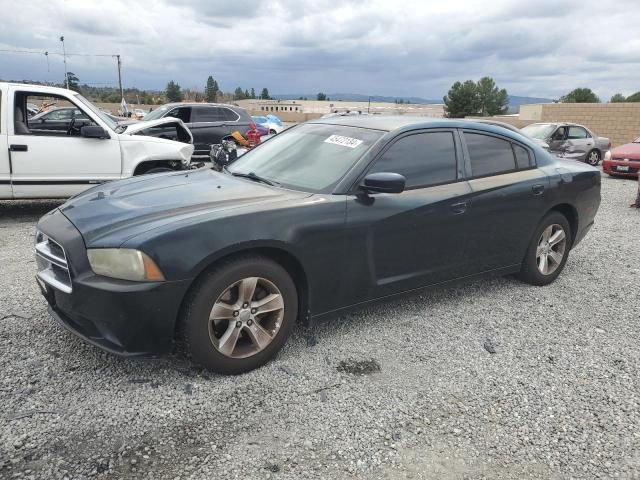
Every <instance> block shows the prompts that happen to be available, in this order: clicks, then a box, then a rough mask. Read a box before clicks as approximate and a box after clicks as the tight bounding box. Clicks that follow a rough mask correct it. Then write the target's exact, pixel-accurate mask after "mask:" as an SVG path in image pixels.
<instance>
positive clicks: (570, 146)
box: [521, 123, 611, 166]
mask: <svg viewBox="0 0 640 480" xmlns="http://www.w3.org/2000/svg"><path fill="white" fill-rule="evenodd" d="M521 130H522V133H524V134H525V135H527V136H529V137H531V138H533V139H535V140H537V141H538V142H541V144H542V146H543V147H544V146H545V145H544V144H546V145H548V150H549V151H550V152H552V153H554V154H556V155H558V156H560V157H563V158H568V159H572V160H579V161H581V162H586V163H588V164H589V165H594V166H595V165H598V163H600V160H601V159H602V158H603V156H604V154H605V152H606V151H607V150H609V148H610V147H611V142H610V141H609V139H608V138H605V137H598V136H597V135H595V134H594V133H593V132H592V131H591V130H589V129H588V128H587V127H585V126H583V125H578V124H576V123H532V124H531V125H527V126H526V127H524V128H522V129H521Z"/></svg>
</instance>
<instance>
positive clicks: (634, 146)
mask: <svg viewBox="0 0 640 480" xmlns="http://www.w3.org/2000/svg"><path fill="white" fill-rule="evenodd" d="M602 171H603V172H604V173H608V174H609V175H624V176H626V177H637V176H638V171H640V138H636V139H635V140H634V141H633V143H627V144H625V145H620V146H619V147H616V148H612V149H611V150H610V151H609V152H607V153H606V155H605V156H604V160H603V161H602Z"/></svg>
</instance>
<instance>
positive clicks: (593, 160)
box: [587, 150, 600, 166]
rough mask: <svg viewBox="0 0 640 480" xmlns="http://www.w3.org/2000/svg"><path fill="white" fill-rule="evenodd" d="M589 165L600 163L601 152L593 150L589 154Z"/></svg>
mask: <svg viewBox="0 0 640 480" xmlns="http://www.w3.org/2000/svg"><path fill="white" fill-rule="evenodd" d="M587 160H588V163H589V165H594V166H595V165H598V162H599V161H600V154H599V153H598V152H597V151H595V150H593V151H592V152H591V153H590V154H589V158H588V159H587Z"/></svg>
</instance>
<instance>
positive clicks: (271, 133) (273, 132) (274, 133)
mask: <svg viewBox="0 0 640 480" xmlns="http://www.w3.org/2000/svg"><path fill="white" fill-rule="evenodd" d="M277 134H278V132H276V131H275V130H269V135H277Z"/></svg>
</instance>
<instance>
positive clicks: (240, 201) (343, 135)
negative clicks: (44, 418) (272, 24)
mask: <svg viewBox="0 0 640 480" xmlns="http://www.w3.org/2000/svg"><path fill="white" fill-rule="evenodd" d="M599 204H600V173H599V171H598V170H596V169H595V168H593V167H591V166H588V165H585V164H583V163H578V162H575V161H570V160H559V159H557V158H554V157H551V156H550V155H549V154H548V153H547V152H545V151H544V150H542V149H541V148H540V147H539V146H537V145H536V144H535V143H534V142H533V141H531V140H529V139H528V138H526V137H524V136H523V135H521V134H519V133H517V132H513V131H511V130H508V129H505V128H502V127H500V126H495V125H489V124H482V123H474V122H469V121H452V120H439V119H432V120H429V119H417V118H406V117H373V116H370V117H336V118H330V119H326V120H318V121H315V122H311V123H305V124H302V125H299V126H297V127H294V128H292V129H289V130H287V131H286V132H284V133H282V134H281V135H278V136H276V137H274V138H272V139H270V140H268V141H267V142H265V143H263V144H262V145H260V146H258V147H257V148H255V149H254V150H252V151H250V152H249V153H247V154H245V155H244V156H242V157H240V158H239V159H238V160H237V161H235V162H234V163H232V164H231V165H229V166H227V167H226V168H225V169H224V170H223V171H222V172H216V171H213V170H207V169H201V170H194V171H190V172H175V173H168V174H158V175H148V176H143V177H134V178H131V179H127V180H122V181H118V182H114V183H109V184H105V185H100V186H96V187H94V188H92V189H90V190H87V191H85V192H83V193H82V194H80V195H78V196H76V197H74V198H72V199H71V200H69V201H68V202H67V203H65V204H64V205H62V206H61V207H60V208H58V209H56V210H53V211H52V212H50V213H48V214H47V215H45V216H44V217H43V218H42V219H41V220H40V222H39V223H38V226H37V233H36V236H37V238H36V253H37V261H38V269H39V271H38V279H39V283H40V286H41V287H42V291H43V293H44V295H45V297H46V298H47V300H48V302H49V305H50V312H51V313H52V315H53V316H54V317H55V318H56V319H58V320H59V321H60V322H61V323H62V324H63V325H65V326H66V327H68V328H69V329H70V330H72V331H73V332H75V333H76V334H77V335H79V336H81V337H83V338H84V339H85V340H87V341H89V342H91V343H94V344H96V345H98V346H100V347H102V348H104V349H106V350H109V351H111V352H114V353H117V354H120V355H157V354H162V353H166V352H170V351H171V350H172V348H173V346H174V342H175V340H176V339H177V338H180V337H181V338H183V339H184V341H185V343H186V345H187V346H188V349H189V350H190V352H191V354H192V357H193V358H194V359H195V360H196V361H198V362H200V363H201V364H203V365H205V366H206V367H208V368H210V369H212V370H215V371H218V372H222V373H228V374H234V373H241V372H245V371H248V370H251V369H253V368H256V367H258V366H260V365H262V364H264V363H265V362H267V361H268V360H269V359H270V358H272V357H273V356H274V355H275V354H276V353H277V352H278V350H279V349H280V348H281V347H282V346H283V344H284V343H285V341H286V340H287V337H288V336H289V334H290V333H291V331H292V329H293V327H294V324H295V322H296V319H300V320H304V321H311V320H314V319H318V318H320V317H323V316H326V315H330V314H334V313H336V312H342V311H345V310H346V309H351V308H357V307H361V306H362V305H366V304H368V303H370V302H374V301H379V300H382V299H387V298H391V297H393V296H396V295H400V294H405V293H408V292H413V291H415V290H417V289H421V288H424V287H433V286H440V285H445V284H449V283H451V282H454V281H458V280H461V279H464V280H467V279H472V278H476V277H478V276H483V275H505V274H517V275H518V276H519V278H521V279H522V280H523V281H525V282H527V283H530V284H532V285H547V284H549V283H551V282H553V281H554V280H555V278H556V277H557V276H558V275H559V274H560V272H561V271H562V269H563V267H564V265H565V263H566V261H567V257H568V255H569V251H570V250H571V248H573V247H574V246H575V245H577V244H578V242H580V240H581V239H582V238H583V237H584V236H585V234H586V233H587V231H588V230H589V229H590V228H591V226H592V225H593V222H594V217H595V215H596V212H597V210H598V206H599Z"/></svg>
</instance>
